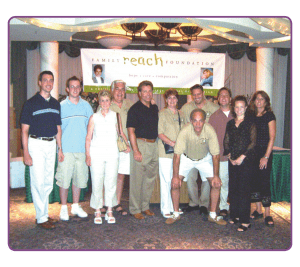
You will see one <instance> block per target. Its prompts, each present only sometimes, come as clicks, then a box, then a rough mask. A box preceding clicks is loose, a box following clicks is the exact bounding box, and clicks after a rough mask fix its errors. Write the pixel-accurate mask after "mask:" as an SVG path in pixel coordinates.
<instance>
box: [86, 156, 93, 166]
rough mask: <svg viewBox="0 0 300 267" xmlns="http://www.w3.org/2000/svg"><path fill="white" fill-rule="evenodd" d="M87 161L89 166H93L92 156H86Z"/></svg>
mask: <svg viewBox="0 0 300 267" xmlns="http://www.w3.org/2000/svg"><path fill="white" fill-rule="evenodd" d="M85 163H86V165H87V166H89V167H91V165H92V161H91V156H87V155H86V156H85Z"/></svg>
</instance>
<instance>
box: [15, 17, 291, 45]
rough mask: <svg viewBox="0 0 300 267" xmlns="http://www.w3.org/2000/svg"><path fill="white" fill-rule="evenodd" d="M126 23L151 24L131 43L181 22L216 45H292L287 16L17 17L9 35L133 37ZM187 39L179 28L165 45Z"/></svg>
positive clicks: (39, 38) (64, 38)
mask: <svg viewBox="0 0 300 267" xmlns="http://www.w3.org/2000/svg"><path fill="white" fill-rule="evenodd" d="M123 23H146V24H147V28H146V29H145V30H144V31H143V32H142V33H141V34H137V35H136V38H134V39H133V41H132V43H131V44H130V45H137V44H149V45H154V43H150V41H149V38H148V37H147V35H146V34H145V31H147V30H159V29H160V27H159V26H158V25H157V23H181V24H180V26H179V27H182V26H198V27H200V28H202V29H203V30H202V31H201V33H199V34H198V36H197V40H208V41H210V42H211V43H212V45H213V46H214V45H223V44H231V43H249V44H250V45H252V46H260V47H280V48H290V47H291V22H290V20H289V19H288V18H284V17H274V18H271V17H263V18H256V17H228V18H224V17H223V18H222V17H208V18H207V17H206V18H204V17H197V18H196V17H191V18H185V17H162V18H158V17H136V18H129V17H123V18H116V17H110V18H108V17H35V18H29V17H18V18H17V17H14V18H12V19H11V20H10V22H9V37H10V41H72V40H73V41H84V42H90V43H97V42H98V40H99V39H100V38H101V37H103V36H107V35H113V36H126V35H127V36H130V37H131V34H128V33H126V31H125V30H124V29H123V28H122V27H121V24H123ZM193 38H195V37H193ZM184 40H185V39H184V38H183V36H182V34H180V33H179V31H178V28H176V29H172V30H171V32H170V36H169V37H167V38H165V39H164V40H163V41H162V44H166V45H174V46H179V45H180V42H183V41H184ZM192 40H194V39H192Z"/></svg>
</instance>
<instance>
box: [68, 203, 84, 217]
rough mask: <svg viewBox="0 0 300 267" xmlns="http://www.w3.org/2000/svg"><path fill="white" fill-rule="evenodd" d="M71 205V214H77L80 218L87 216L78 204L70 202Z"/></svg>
mask: <svg viewBox="0 0 300 267" xmlns="http://www.w3.org/2000/svg"><path fill="white" fill-rule="evenodd" d="M71 206H72V209H71V213H72V214H73V215H77V216H78V217H80V218H86V217H87V216H88V214H87V213H86V212H85V211H84V210H83V209H82V208H81V206H80V205H78V204H72V205H71Z"/></svg>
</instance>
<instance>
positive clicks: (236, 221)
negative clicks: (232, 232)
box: [229, 218, 240, 224]
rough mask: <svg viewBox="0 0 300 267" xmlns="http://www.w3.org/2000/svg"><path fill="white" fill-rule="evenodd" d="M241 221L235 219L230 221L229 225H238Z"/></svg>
mask: <svg viewBox="0 0 300 267" xmlns="http://www.w3.org/2000/svg"><path fill="white" fill-rule="evenodd" d="M239 221H240V219H237V218H233V219H230V221H229V223H230V224H237V223H238V222H239Z"/></svg>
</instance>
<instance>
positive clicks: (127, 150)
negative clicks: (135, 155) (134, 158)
mask: <svg viewBox="0 0 300 267" xmlns="http://www.w3.org/2000/svg"><path fill="white" fill-rule="evenodd" d="M130 151H131V149H130V145H127V149H126V150H125V151H124V152H125V153H129V152H130Z"/></svg>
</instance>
